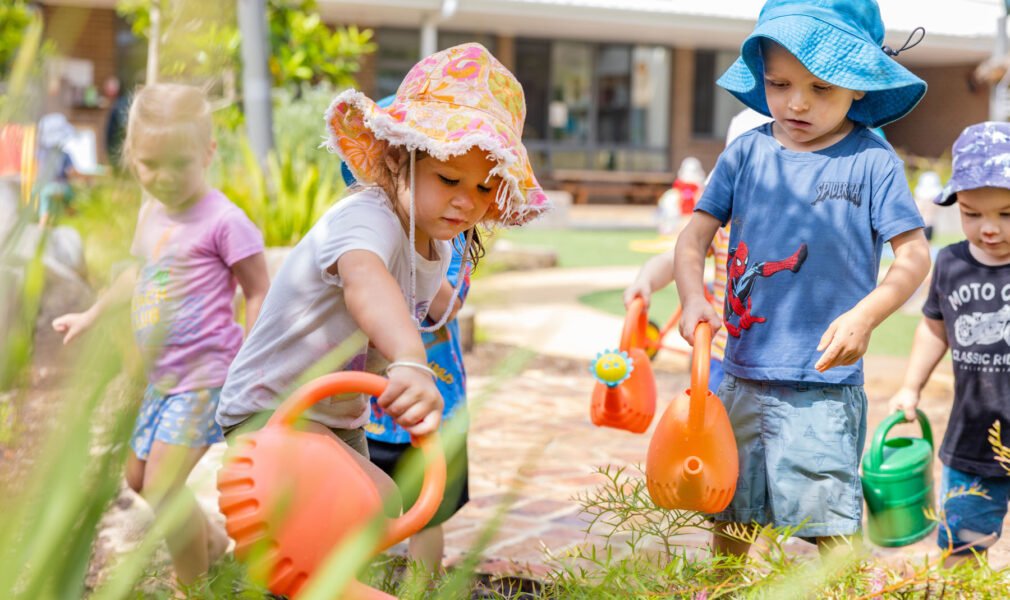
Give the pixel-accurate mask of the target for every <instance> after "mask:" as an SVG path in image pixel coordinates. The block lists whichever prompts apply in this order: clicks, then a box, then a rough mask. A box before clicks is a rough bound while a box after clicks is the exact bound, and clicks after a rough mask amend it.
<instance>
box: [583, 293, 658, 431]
mask: <svg viewBox="0 0 1010 600" xmlns="http://www.w3.org/2000/svg"><path fill="white" fill-rule="evenodd" d="M647 325H648V316H647V315H646V313H645V301H644V300H642V299H641V298H635V299H634V300H633V301H632V302H631V304H630V305H629V306H628V313H627V316H626V317H625V319H624V330H623V331H622V332H621V343H620V346H619V348H618V350H617V351H609V350H608V351H605V352H601V353H600V354H598V355H597V357H596V360H595V361H594V363H593V367H592V368H591V370H592V371H593V372H594V374H595V375H596V377H597V379H598V380H599V381H597V382H596V386H595V387H594V388H593V399H592V404H591V405H590V411H589V414H590V417H591V418H592V420H593V424H594V425H598V426H601V427H603V426H606V427H615V428H617V429H625V430H627V431H630V432H632V433H642V432H644V431H645V430H646V429H648V428H649V424H650V423H652V416H653V415H654V414H656V381H655V379H654V378H653V376H652V367H651V366H650V365H649V357H648V356H646V355H645V351H644V350H643V349H642V348H643V347H644V346H645V328H646V326H647Z"/></svg>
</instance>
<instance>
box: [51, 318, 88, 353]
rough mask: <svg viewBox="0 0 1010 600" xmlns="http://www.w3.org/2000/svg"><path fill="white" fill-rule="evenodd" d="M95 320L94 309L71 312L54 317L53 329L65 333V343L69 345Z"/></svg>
mask: <svg viewBox="0 0 1010 600" xmlns="http://www.w3.org/2000/svg"><path fill="white" fill-rule="evenodd" d="M94 322H95V314H94V312H93V311H90V310H88V311H85V312H82V313H70V314H66V315H63V316H61V317H56V318H55V319H53V329H54V330H56V331H57V332H58V333H62V334H63V344H64V345H67V344H69V343H70V342H71V341H73V339H74V338H76V337H77V336H79V335H81V334H82V333H84V332H85V331H87V329H88V328H89V327H91V325H92V324H94Z"/></svg>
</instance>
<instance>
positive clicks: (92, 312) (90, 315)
mask: <svg viewBox="0 0 1010 600" xmlns="http://www.w3.org/2000/svg"><path fill="white" fill-rule="evenodd" d="M137 271H138V267H137V265H132V266H130V267H128V268H126V269H124V270H123V271H122V272H120V274H119V275H118V276H117V277H116V279H115V280H114V281H113V282H112V285H111V286H109V289H107V290H106V291H105V292H104V293H102V294H101V295H100V296H99V297H98V300H95V303H94V304H92V305H91V307H90V308H89V309H88V310H86V311H84V312H82V313H68V314H65V315H62V316H59V317H56V318H55V319H53V329H54V330H56V331H57V332H59V333H62V334H63V343H64V344H69V343H70V342H72V341H73V340H74V338H76V337H77V336H79V335H81V334H82V333H84V332H85V331H87V330H88V328H89V327H91V326H92V325H94V324H95V321H97V320H98V318H99V317H100V316H102V313H103V312H105V310H106V309H108V308H110V307H114V306H118V305H120V304H125V303H127V302H129V301H130V296H131V295H132V294H133V284H134V282H135V281H136V280H137Z"/></svg>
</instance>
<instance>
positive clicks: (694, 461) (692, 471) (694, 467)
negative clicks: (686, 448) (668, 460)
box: [680, 456, 705, 481]
mask: <svg viewBox="0 0 1010 600" xmlns="http://www.w3.org/2000/svg"><path fill="white" fill-rule="evenodd" d="M704 469H705V463H703V462H702V460H701V459H700V458H698V457H697V456H688V457H687V458H685V459H684V466H683V468H682V470H681V472H680V473H681V478H682V479H683V480H684V481H692V480H694V479H697V478H698V477H699V476H701V475H702V472H703V471H704Z"/></svg>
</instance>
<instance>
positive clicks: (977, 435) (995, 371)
mask: <svg viewBox="0 0 1010 600" xmlns="http://www.w3.org/2000/svg"><path fill="white" fill-rule="evenodd" d="M922 313H923V314H924V315H925V316H926V317H927V318H930V319H940V320H942V321H943V323H944V327H945V328H946V330H947V343H948V344H949V345H950V351H951V358H952V359H953V361H954V405H953V407H952V408H951V411H950V420H949V421H948V423H947V434H946V435H945V436H944V438H943V444H942V445H941V446H940V452H939V456H940V460H942V461H943V462H944V463H945V464H946V465H948V466H950V467H953V468H955V469H957V470H959V471H965V472H968V473H973V474H976V475H984V476H999V475H1004V476H1005V475H1006V474H1007V472H1006V471H1005V470H1003V468H1002V467H1001V466H1000V465H999V464H998V463H996V462H995V460H994V459H993V456H994V455H993V450H992V446H991V445H990V444H989V441H988V437H989V434H988V430H989V428H990V427H992V424H993V422H994V421H996V420H997V419H999V421H1000V423H1001V425H1002V427H1003V431H1004V432H1010V265H1001V266H996V267H990V266H986V265H983V264H982V263H980V262H978V261H977V260H975V258H974V257H972V256H971V253H970V252H969V251H968V242H967V241H963V242H959V243H957V244H952V245H950V246H947V247H946V248H944V249H943V250H941V251H940V253H939V254H938V255H937V257H936V266H935V267H934V270H933V281H932V283H931V285H930V288H929V297H928V298H927V299H926V304H925V305H924V306H923V307H922Z"/></svg>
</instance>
